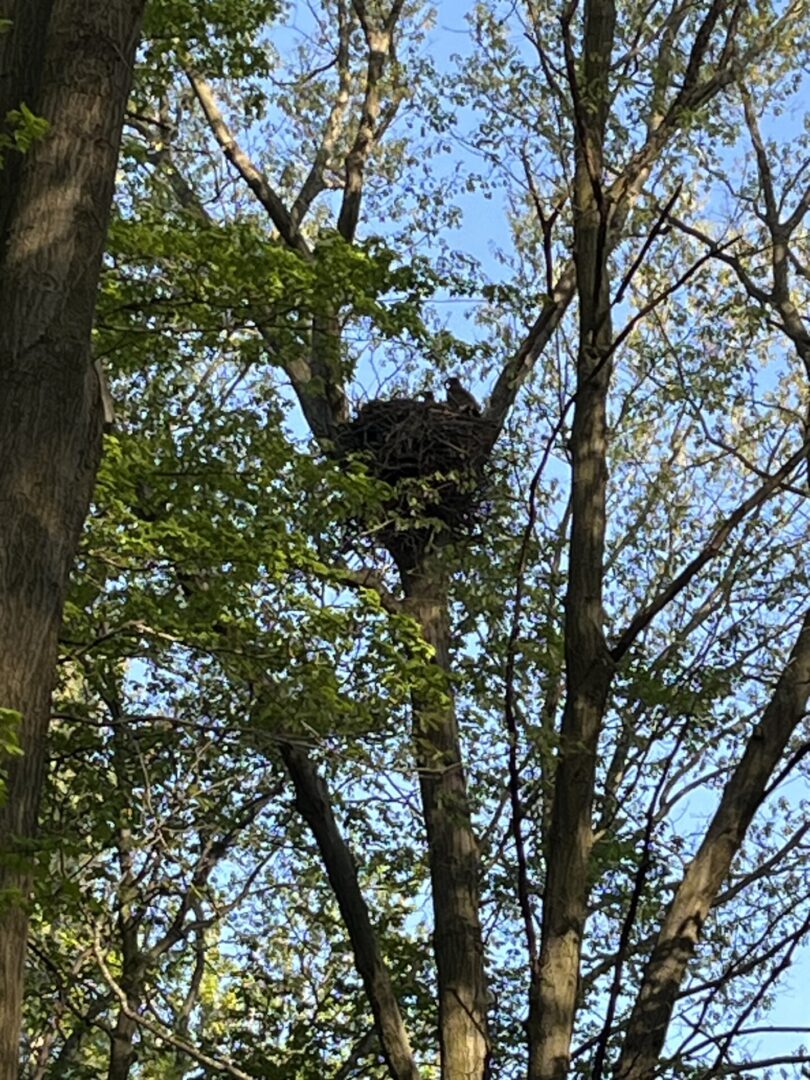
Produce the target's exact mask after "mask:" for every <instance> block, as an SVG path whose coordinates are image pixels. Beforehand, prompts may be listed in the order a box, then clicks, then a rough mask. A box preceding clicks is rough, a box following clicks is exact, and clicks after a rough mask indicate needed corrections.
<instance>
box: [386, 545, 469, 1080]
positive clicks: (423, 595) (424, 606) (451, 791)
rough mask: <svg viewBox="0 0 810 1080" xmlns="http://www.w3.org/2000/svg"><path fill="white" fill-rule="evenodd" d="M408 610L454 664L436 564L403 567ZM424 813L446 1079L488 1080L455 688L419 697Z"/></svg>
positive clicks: (439, 657) (444, 660)
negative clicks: (407, 568) (409, 567)
mask: <svg viewBox="0 0 810 1080" xmlns="http://www.w3.org/2000/svg"><path fill="white" fill-rule="evenodd" d="M402 579H403V588H404V591H405V597H406V599H405V610H406V611H407V612H408V614H410V615H412V616H413V618H414V619H416V621H417V622H418V623H419V626H420V627H421V630H422V635H423V637H424V639H425V641H426V642H427V643H428V644H429V645H431V646H432V647H433V649H434V660H435V663H436V664H437V665H438V666H439V667H440V668H441V669H442V670H443V671H445V672H447V671H449V667H450V655H449V637H450V627H449V618H448V610H447V608H448V599H447V596H448V584H447V579H446V576H445V574H444V572H443V571H442V569H441V567H440V566H439V565H438V563H436V564H433V563H431V562H430V561H428V560H426V561H424V562H423V563H422V565H421V566H419V567H417V568H415V569H413V570H411V571H408V572H403V574H402ZM414 740H415V744H416V755H417V765H418V768H419V785H420V790H421V795H422V812H423V814H424V819H425V829H426V831H427V840H428V857H429V861H430V878H431V885H432V893H433V917H434V932H433V949H434V954H435V957H436V969H437V975H438V983H439V1038H440V1046H441V1063H442V1077H443V1078H444V1080H482V1078H484V1077H486V1076H487V1075H488V1070H489V1035H488V1031H487V984H486V975H485V972H484V946H483V940H482V937H481V922H480V916H479V906H480V886H479V873H480V856H479V850H478V843H477V841H476V838H475V833H474V831H473V827H472V818H471V813H470V804H469V800H468V798H467V783H466V779H465V776H464V769H463V766H462V762H461V748H460V745H459V737H458V724H457V722H456V713H455V705H454V702H453V699H452V695H451V693H450V691H449V689H446V690H444V691H443V692H439V691H437V692H435V693H433V694H431V693H425V694H420V695H416V696H415V698H414Z"/></svg>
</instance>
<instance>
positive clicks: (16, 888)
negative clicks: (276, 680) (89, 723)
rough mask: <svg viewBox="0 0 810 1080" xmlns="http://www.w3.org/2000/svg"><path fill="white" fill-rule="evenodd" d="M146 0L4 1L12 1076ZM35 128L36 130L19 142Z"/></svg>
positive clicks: (6, 811) (4, 1022)
mask: <svg viewBox="0 0 810 1080" xmlns="http://www.w3.org/2000/svg"><path fill="white" fill-rule="evenodd" d="M142 6H143V5H142V4H140V3H138V2H136V0H126V2H112V3H107V2H106V0H105V2H103V3H101V2H91V3H74V2H70V0H60V2H57V3H55V4H52V3H47V2H46V3H40V2H38V0H32V2H29V0H24V2H13V0H5V2H4V3H3V4H2V6H0V24H1V25H2V31H3V34H2V37H0V68H2V72H3V76H2V83H0V86H1V89H0V116H1V117H3V118H4V123H5V126H6V130H5V131H4V134H3V136H2V138H3V147H4V151H5V152H4V161H3V169H2V172H0V303H2V309H3V326H2V330H0V358H2V360H1V361H0V362H2V393H0V453H2V459H3V469H2V478H1V479H0V505H2V507H3V510H2V514H1V515H0V519H1V520H0V582H2V587H0V627H2V628H1V629H0V652H1V653H2V660H1V661H0V707H2V710H3V713H2V715H3V716H4V718H5V719H7V720H15V719H16V720H17V721H18V722H19V730H18V732H17V733H16V737H17V738H18V740H19V747H18V748H19V750H21V754H20V755H19V756H14V757H13V758H12V759H11V760H10V762H9V765H8V777H7V786H6V792H5V795H6V798H5V802H4V805H3V806H2V809H0V837H1V838H2V839H1V840H0V843H2V847H3V852H4V854H3V865H2V877H0V881H1V882H2V884H1V885H0V888H1V889H2V892H3V910H2V916H0V918H1V919H2V922H1V923H0V986H2V992H0V1076H3V1077H4V1078H5V1077H13V1076H16V1071H17V1064H16V1063H17V1057H18V1038H19V1022H20V1002H21V990H22V969H23V961H24V953H25V932H26V931H25V926H26V915H25V911H24V903H23V901H24V898H25V897H26V895H27V893H28V892H29V882H30V876H31V866H30V859H29V856H28V852H27V842H28V841H30V839H31V837H32V836H33V834H34V830H35V826H36V817H37V806H38V802H39V794H40V788H41V781H42V775H43V771H44V769H45V764H46V758H45V736H46V731H47V727H48V718H49V712H50V694H51V688H52V685H53V680H54V668H55V662H56V648H57V635H58V632H59V624H60V619H61V614H62V607H63V603H64V597H65V591H66V588H67V580H68V574H69V572H70V568H71V564H72V562H73V559H74V558H75V554H76V550H77V545H78V539H79V531H80V529H81V525H82V522H83V520H84V517H85V514H86V512H87V507H88V504H89V500H90V495H91V491H92V485H93V478H94V476H95V471H96V467H97V464H98V457H99V452H100V448H101V429H102V405H101V396H100V386H99V376H98V373H97V371H96V369H95V368H94V367H93V365H92V364H91V361H90V331H91V326H92V322H93V312H94V307H95V297H96V288H97V283H98V275H99V271H100V266H101V256H102V250H103V245H104V237H105V232H106V222H107V217H108V214H109V206H110V203H111V200H112V190H113V180H114V174H115V164H116V159H117V153H118V145H119V141H120V134H121V129H122V124H123V113H124V106H125V103H126V98H127V93H128V89H129V82H130V77H131V68H132V60H133V55H134V50H135V43H136V37H137V30H138V25H139V21H140V15H141V9H142ZM42 121H45V122H46V123H47V132H44V133H43V130H42V128H43V125H42V123H41V122H42ZM38 124H39V127H38V126H37V125H38ZM26 131H27V132H28V135H29V136H31V135H33V136H38V137H34V138H33V139H31V138H30V137H28V138H26V137H23V138H20V134H21V133H22V134H23V136H25V132H26ZM26 148H27V152H25V153H23V152H21V151H23V150H26ZM9 739H10V735H9Z"/></svg>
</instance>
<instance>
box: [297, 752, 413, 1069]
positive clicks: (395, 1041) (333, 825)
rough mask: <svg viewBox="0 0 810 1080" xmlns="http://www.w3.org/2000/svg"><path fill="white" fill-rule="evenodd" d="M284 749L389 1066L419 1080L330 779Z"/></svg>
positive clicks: (299, 804)
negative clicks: (335, 806) (335, 809)
mask: <svg viewBox="0 0 810 1080" xmlns="http://www.w3.org/2000/svg"><path fill="white" fill-rule="evenodd" d="M281 754H282V757H283V758H284V764H285V765H286V766H287V771H288V772H289V774H290V778H291V779H292V782H293V785H294V787H295V805H296V808H297V809H298V811H299V813H300V814H301V816H302V817H303V819H304V820H305V821H306V823H307V824H308V825H309V827H310V829H311V830H312V835H313V836H314V837H315V842H316V843H317V845H318V850H319V851H320V854H321V858H322V859H323V864H324V866H325V867H326V873H327V876H328V878H329V883H330V885H331V886H332V889H333V891H334V893H335V897H336V898H337V902H338V905H339V907H340V913H341V915H342V916H343V922H344V924H345V926H346V929H347V931H348V934H349V938H350V940H351V943H352V950H353V952H354V961H355V967H356V968H357V971H358V973H359V974H360V976H361V978H362V980H363V985H364V987H365V990H366V996H367V997H368V1000H369V1004H370V1005H371V1010H372V1012H373V1014H374V1026H375V1028H376V1030H377V1035H378V1037H379V1040H380V1046H381V1047H382V1051H383V1056H384V1057H385V1061H386V1064H387V1066H388V1071H389V1073H390V1074H391V1076H392V1077H393V1078H394V1080H419V1070H418V1068H417V1067H416V1061H415V1059H414V1056H413V1052H412V1050H411V1046H410V1042H409V1040H408V1033H407V1031H406V1030H405V1025H404V1023H403V1021H402V1015H401V1013H400V1011H399V1004H398V1003H397V999H396V994H395V992H394V988H393V986H392V985H391V979H390V977H389V974H388V969H387V967H386V966H385V961H384V959H383V957H382V954H381V952H380V950H379V948H378V946H377V939H376V935H375V933H374V928H373V926H372V924H371V918H370V917H369V912H368V907H367V906H366V902H365V900H364V898H363V894H362V892H361V890H360V885H359V882H358V880H357V871H356V870H355V865H354V860H353V858H352V854H351V851H350V850H349V847H348V845H347V844H346V842H345V840H344V839H343V837H342V836H341V834H340V830H339V828H338V825H337V822H336V821H335V815H334V813H333V812H332V804H331V800H330V798H329V792H328V790H327V787H326V784H325V783H324V781H323V779H322V778H321V777H320V776H319V775H318V773H317V771H316V769H315V766H314V765H313V764H312V762H311V761H310V759H309V756H308V755H307V752H306V750H304V749H302V748H301V747H298V746H294V745H292V744H291V743H287V744H284V745H283V746H282V748H281Z"/></svg>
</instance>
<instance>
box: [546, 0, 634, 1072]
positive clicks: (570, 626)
mask: <svg viewBox="0 0 810 1080" xmlns="http://www.w3.org/2000/svg"><path fill="white" fill-rule="evenodd" d="M615 22H616V11H615V7H614V4H613V0H588V3H587V4H586V7H585V34H584V43H583V55H584V60H583V64H582V75H581V77H580V75H579V74H578V73H577V70H576V63H575V60H574V57H573V55H571V54H570V52H569V57H568V64H569V71H568V78H569V83H570V86H571V94H572V98H573V100H574V105H575V145H576V172H575V176H574V196H575V205H574V261H575V263H576V276H577V291H578V295H579V350H578V356H577V393H576V406H575V411H574V421H573V426H572V430H571V458H572V462H571V480H572V495H571V543H570V555H569V566H570V570H569V575H568V589H567V592H566V597H565V670H566V699H565V708H564V711H563V719H562V730H561V734H560V751H559V761H558V764H557V770H556V774H555V781H554V795H553V804H552V811H551V822H550V827H549V833H548V842H547V845H546V886H545V893H544V897H543V931H542V938H541V947H540V956H539V959H538V961H537V963H536V964H535V965H534V968H533V971H532V978H531V986H530V992H529V1021H528V1036H529V1071H528V1074H529V1078H530V1080H562V1078H563V1077H565V1076H567V1075H568V1072H569V1066H570V1053H571V1037H572V1034H573V1029H574V1020H575V1017H576V1009H577V989H578V983H579V968H580V960H581V955H582V939H583V935H584V931H585V920H586V915H587V903H588V867H589V862H590V857H591V851H592V848H593V826H592V813H593V795H594V784H595V777H596V750H597V743H598V739H599V732H600V730H601V727H602V721H603V717H604V713H605V705H606V702H607V696H608V693H609V690H610V685H611V682H612V679H613V671H614V665H613V661H612V659H611V657H610V653H609V651H608V647H607V643H606V641H605V634H604V626H603V621H604V620H603V609H602V588H603V577H604V547H605V517H606V510H605V500H606V492H607V465H606V457H607V394H608V388H609V386H610V355H611V351H610V350H611V338H612V333H611V319H610V288H609V273H608V252H609V242H608V227H609V207H608V200H607V198H606V195H605V190H604V185H603V174H604V162H603V146H604V132H605V121H606V117H607V110H608V101H609V97H608V90H609V84H608V80H609V73H610V54H611V48H612V43H613V32H614V27H615ZM565 29H566V32H567V31H568V28H565Z"/></svg>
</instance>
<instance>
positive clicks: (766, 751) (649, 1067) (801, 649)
mask: <svg viewBox="0 0 810 1080" xmlns="http://www.w3.org/2000/svg"><path fill="white" fill-rule="evenodd" d="M808 698H810V612H808V614H806V615H805V617H804V621H803V623H802V628H801V630H800V632H799V635H798V637H797V639H796V643H795V644H794V646H793V650H792V652H791V654H790V659H789V660H788V662H787V664H786V666H785V669H784V671H783V672H782V675H781V676H780V678H779V681H778V682H777V684H776V687H775V688H774V692H773V695H772V697H771V700H770V701H769V703H768V707H767V708H766V709H765V711H764V713H763V715H762V720H761V721H760V723H759V724H758V725H757V726H756V727H755V728H754V730H753V731H752V733H751V736H750V738H749V740H748V746H747V747H746V749H745V753H744V754H743V756H742V758H741V759H740V763H739V765H738V766H737V768H736V769H735V770H734V772H733V774H732V776H731V779H730V780H729V782H728V783H727V784H726V787H725V789H724V791H723V797H722V799H721V800H720V805H719V807H718V808H717V812H716V813H715V815H714V817H713V818H712V821H711V824H710V825H709V828H708V829H707V831H706V836H705V838H704V840H703V843H702V844H701V845H700V848H699V850H698V853H697V855H696V856H695V858H694V859H693V860H692V862H691V863H690V864H689V867H688V869H687V871H686V874H685V875H684V878H683V881H682V882H681V884H680V886H679V887H678V890H677V892H676V893H675V896H674V897H673V899H672V903H671V904H670V907H669V911H668V912H667V915H666V918H665V919H664V924H663V926H662V927H661V932H660V934H659V935H658V941H657V942H656V945H655V948H654V949H653V952H652V956H651V957H650V960H649V963H648V964H647V968H646V970H645V972H644V976H643V978H642V982H641V988H640V990H639V993H638V996H637V998H636V1002H635V1005H634V1007H633V1012H632V1013H631V1016H630V1022H629V1024H628V1027H627V1033H626V1035H625V1039H624V1045H623V1046H622V1051H621V1056H620V1058H619V1062H618V1064H617V1066H616V1070H615V1072H614V1076H616V1077H618V1078H620V1080H646V1077H648V1076H652V1075H653V1074H654V1072H655V1066H656V1062H657V1061H658V1058H659V1055H660V1053H661V1050H662V1048H663V1045H664V1040H665V1038H666V1033H667V1028H668V1027H669V1021H670V1017H671V1015H672V1007H673V1005H674V1004H675V999H676V997H677V994H678V991H679V989H680V986H681V982H682V981H683V977H684V974H685V972H686V967H687V964H688V963H689V961H690V960H691V958H692V956H693V954H694V952H695V948H696V946H697V943H698V941H699V940H700V937H701V935H702V933H703V926H704V924H705V922H706V919H707V917H708V915H709V912H710V910H711V907H712V904H713V903H714V901H715V900H716V898H717V894H718V892H719V891H720V887H721V886H722V884H723V882H724V881H725V879H726V877H727V875H728V872H729V869H730V868H731V863H732V860H733V859H734V856H735V855H736V854H737V852H738V851H739V850H740V847H741V845H742V842H743V840H744V839H745V834H746V832H747V830H748V826H749V825H750V824H751V820H752V819H753V817H754V814H755V813H756V811H757V808H758V807H759V806H760V804H761V803H762V800H763V799H764V797H765V792H766V790H767V787H768V784H769V782H770V781H771V779H772V776H773V771H774V769H775V768H776V766H777V764H778V763H779V760H780V758H781V757H782V756H783V754H784V752H785V748H786V746H787V744H788V741H789V739H790V737H791V735H792V734H793V732H794V731H795V730H796V727H797V726H798V725H799V724H800V723H801V721H802V720H803V719H804V717H805V715H806V710H807V701H808Z"/></svg>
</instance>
